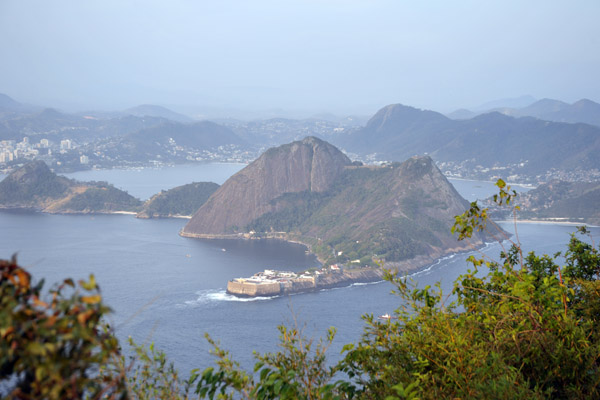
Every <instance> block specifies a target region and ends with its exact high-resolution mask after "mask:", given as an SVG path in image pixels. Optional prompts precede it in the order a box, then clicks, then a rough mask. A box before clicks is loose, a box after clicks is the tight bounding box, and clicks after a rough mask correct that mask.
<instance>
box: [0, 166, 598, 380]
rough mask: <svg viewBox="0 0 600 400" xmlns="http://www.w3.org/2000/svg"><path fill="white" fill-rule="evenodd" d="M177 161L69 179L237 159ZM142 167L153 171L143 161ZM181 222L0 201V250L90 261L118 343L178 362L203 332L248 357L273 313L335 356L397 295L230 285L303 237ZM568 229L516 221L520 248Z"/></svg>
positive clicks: (192, 355) (62, 263)
mask: <svg viewBox="0 0 600 400" xmlns="http://www.w3.org/2000/svg"><path fill="white" fill-rule="evenodd" d="M238 166H239V165H238ZM179 167H182V166H179ZM179 167H173V168H174V169H173V170H170V171H169V173H162V174H157V177H156V178H155V179H153V180H152V179H150V180H148V181H147V182H146V183H144V184H143V185H140V181H139V179H136V177H139V175H135V174H132V173H130V172H129V171H122V173H123V174H124V175H123V176H122V175H120V174H119V172H118V171H114V172H112V173H111V175H108V176H107V175H106V174H102V176H100V175H101V174H98V176H96V175H94V171H92V172H90V174H91V175H90V176H86V177H85V178H78V179H94V180H108V181H109V182H111V181H110V180H109V178H111V177H112V176H113V175H112V174H114V176H115V177H118V179H115V181H113V182H111V183H115V184H118V185H121V186H122V187H123V188H124V189H126V190H129V191H130V193H135V192H136V191H137V190H140V187H141V186H144V187H145V189H144V190H145V191H146V192H152V193H154V192H157V191H160V190H161V189H165V188H168V187H169V185H171V179H172V176H177V177H178V179H179V181H178V182H183V183H185V182H191V181H199V180H213V179H205V178H200V179H199V178H197V177H198V176H206V175H203V174H207V175H210V174H211V173H213V172H214V171H217V172H215V179H214V180H213V181H215V180H217V179H222V176H223V175H226V174H227V173H229V174H232V173H234V172H235V171H236V168H233V167H231V166H229V165H227V164H203V165H195V166H193V168H192V167H190V166H186V167H182V168H179ZM238 169H239V168H238ZM210 171H212V172H210ZM97 172H99V173H100V172H102V171H97ZM142 172H143V173H144V174H146V173H148V175H149V176H152V173H151V170H149V171H147V172H146V171H142ZM124 176H129V177H128V178H127V177H124ZM161 176H162V177H165V178H164V179H165V180H164V181H163V180H162V179H163V178H161ZM219 177H221V178H219ZM129 179H131V181H129ZM117 182H118V183H117ZM461 182H469V181H461ZM470 182H472V185H473V187H469V185H466V186H463V187H461V188H458V190H459V192H461V193H463V192H464V193H466V196H470V194H471V193H475V192H478V191H480V189H481V188H482V183H481V182H473V181H470ZM178 184H180V183H177V185H178ZM463 185H464V184H463ZM173 186H176V185H173ZM136 188H137V189H136ZM490 190H493V188H490ZM138 193H142V191H141V190H140V191H139V192H138ZM492 193H493V191H492V192H490V194H492ZM140 196H141V194H140ZM185 223H186V220H181V219H157V220H139V219H136V218H134V217H132V216H129V215H94V216H90V215H48V214H41V213H30V212H0V226H2V237H1V240H0V257H2V258H8V257H10V256H11V255H12V254H14V253H17V256H18V259H19V262H20V263H21V264H23V265H25V266H27V267H28V268H29V270H30V271H31V272H32V273H33V275H34V278H36V279H41V278H44V279H45V280H46V285H52V284H53V283H56V282H59V281H60V280H62V279H64V278H66V277H72V278H74V279H83V278H86V277H87V276H89V274H90V273H94V274H95V276H96V278H97V281H98V282H99V284H100V287H101V289H102V294H103V297H104V300H105V301H106V303H107V304H108V305H110V306H111V307H112V308H113V310H114V312H113V314H112V315H111V316H110V318H109V321H110V323H111V324H112V325H113V326H114V327H116V333H117V336H118V337H119V338H120V339H121V341H122V342H123V343H124V347H125V351H128V349H127V345H126V344H125V342H124V341H125V340H126V338H127V337H129V336H131V337H133V338H134V339H135V340H136V341H137V342H138V343H149V342H154V343H155V345H156V347H157V348H159V349H162V350H164V351H165V352H166V353H167V355H168V356H169V358H170V359H171V360H173V361H174V362H175V364H176V366H177V367H178V368H179V369H180V371H182V372H183V373H184V374H185V372H187V371H189V370H190V369H192V368H205V367H207V366H210V365H212V363H213V361H214V359H213V357H212V356H211V355H210V354H209V350H210V346H209V345H208V343H207V342H206V340H205V339H204V337H203V336H204V334H205V333H209V334H210V335H211V336H212V337H213V338H216V339H218V340H219V341H220V343H221V345H222V347H223V348H225V349H228V350H230V351H231V355H232V357H233V359H235V360H237V361H239V362H241V364H242V365H243V366H245V367H248V368H251V366H252V365H253V356H252V351H253V350H257V351H260V352H265V351H275V350H277V338H278V332H277V325H279V324H287V325H294V324H296V325H298V326H299V327H301V328H302V329H304V332H305V334H306V335H307V336H310V337H320V336H322V335H324V334H325V332H326V330H327V328H328V327H330V326H334V327H336V328H337V336H336V340H335V341H334V345H333V346H332V348H331V349H330V353H329V354H330V358H331V360H332V361H333V360H336V359H339V358H340V357H341V355H340V351H341V348H342V346H343V345H344V344H346V343H350V342H355V341H357V340H358V339H359V338H360V334H361V332H362V330H363V327H364V323H363V321H362V320H361V316H362V315H364V314H373V315H376V316H377V315H381V314H385V313H391V312H392V311H393V310H394V309H396V308H397V307H399V305H400V303H399V301H398V298H396V297H395V296H393V295H391V294H390V290H391V289H392V285H391V284H390V283H388V282H381V283H374V284H355V285H352V286H350V287H347V288H336V289H330V290H323V291H321V292H315V293H305V294H297V295H292V296H281V297H274V298H258V299H238V298H235V297H233V296H229V295H227V294H226V293H225V288H226V284H227V281H228V280H229V279H231V278H235V277H240V276H249V275H252V274H253V273H255V272H257V271H261V270H263V269H265V268H276V269H286V270H294V271H299V270H303V269H306V268H309V267H313V266H317V265H318V262H317V260H316V259H315V258H314V257H313V256H311V255H309V254H306V252H305V248H304V247H303V246H301V245H297V244H291V243H285V242H281V241H274V240H269V241H243V240H241V241H237V240H235V241H231V240H212V241H207V240H198V239H190V238H182V237H180V236H179V235H178V232H179V230H180V229H181V228H182V227H183V226H184V225H185ZM502 226H503V228H505V229H506V230H508V231H512V229H513V224H510V223H509V224H503V225H502ZM573 231H574V227H572V226H565V225H549V224H518V232H519V238H520V240H521V242H522V245H523V248H524V249H525V250H526V251H529V250H535V251H537V252H541V253H548V254H553V253H554V252H556V251H559V250H563V249H564V246H565V244H566V243H567V242H568V240H569V234H570V233H571V232H573ZM592 232H593V234H594V235H595V237H598V236H599V234H600V229H598V228H592ZM500 250H501V246H500V245H499V244H498V243H495V244H489V245H488V246H487V247H486V248H485V249H483V251H484V252H485V253H487V254H490V255H491V256H496V255H497V254H498V253H499V251H500ZM467 256H468V254H458V255H453V256H449V257H445V258H444V259H441V260H438V261H437V262H436V263H435V264H434V265H432V266H430V267H428V268H425V269H424V270H422V271H420V272H418V273H415V274H413V275H412V279H413V280H414V281H415V282H417V283H418V284H419V285H433V284H435V282H437V281H440V282H441V284H442V288H443V289H444V291H445V293H450V291H451V288H452V282H453V281H454V280H455V279H456V277H457V276H458V275H460V274H462V273H464V272H465V271H466V269H467V268H468V265H467V264H466V263H465V261H464V260H465V258H466V257H467Z"/></svg>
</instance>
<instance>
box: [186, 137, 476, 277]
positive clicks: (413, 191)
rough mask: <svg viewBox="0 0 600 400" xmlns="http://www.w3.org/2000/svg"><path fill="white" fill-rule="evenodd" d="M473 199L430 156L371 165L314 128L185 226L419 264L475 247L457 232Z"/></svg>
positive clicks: (233, 181) (211, 234)
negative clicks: (466, 197)
mask: <svg viewBox="0 0 600 400" xmlns="http://www.w3.org/2000/svg"><path fill="white" fill-rule="evenodd" d="M467 207H468V203H467V201H466V200H464V199H463V198H462V197H460V195H459V194H458V193H457V192H456V190H455V189H454V187H453V186H452V185H451V184H450V183H449V182H448V181H447V180H446V178H445V177H444V176H443V175H442V173H441V172H440V171H439V170H438V169H437V168H436V167H435V165H434V163H433V161H432V160H431V158H429V157H415V158H412V159H410V160H408V161H405V162H404V163H393V164H391V165H388V166H384V167H372V166H362V165H359V164H356V163H352V162H351V161H350V160H349V159H348V158H347V157H346V156H345V155H344V154H343V153H341V152H340V151H339V150H338V149H337V148H335V147H334V146H332V145H331V144H329V143H327V142H324V141H322V140H320V139H317V138H314V137H308V138H305V139H303V140H302V141H296V142H293V143H290V144H286V145H283V146H279V147H276V148H271V149H269V150H267V151H266V152H265V153H264V154H263V155H262V156H260V157H259V158H258V159H257V160H256V161H254V162H253V163H251V164H250V165H248V166H247V167H246V168H244V169H242V170H241V171H240V172H238V173H237V174H235V175H234V176H232V177H231V178H229V179H228V180H227V181H226V182H225V183H224V184H223V185H222V186H221V187H220V188H219V189H218V190H217V191H216V192H215V193H214V194H213V195H212V196H211V197H210V198H209V199H208V200H207V201H206V203H205V204H204V205H203V206H202V207H200V209H199V210H198V211H197V212H196V214H195V215H194V216H193V218H192V219H191V220H190V222H189V223H188V224H187V225H186V226H185V227H184V229H183V230H182V235H184V236H190V237H200V238H227V237H231V238H235V237H278V238H283V239H286V240H296V241H300V242H303V243H305V244H307V245H309V246H310V247H311V249H312V251H313V252H315V253H316V254H317V255H319V257H320V259H321V260H322V261H329V262H344V263H346V262H353V261H355V262H359V260H361V261H360V262H361V263H371V261H370V260H371V258H372V257H374V258H381V259H385V260H386V265H390V266H391V265H398V266H402V267H404V268H406V269H415V268H418V267H420V266H422V265H425V264H427V263H430V262H432V260H434V259H436V258H438V257H440V256H442V255H444V254H448V253H449V252H454V251H459V250H465V249H467V248H468V245H467V244H466V243H462V242H458V241H457V239H456V238H455V237H453V236H452V235H451V234H450V227H451V226H452V224H453V222H454V216H455V215H457V214H461V213H462V212H464V210H465V209H466V208H467ZM481 239H482V238H481V237H476V238H475V242H476V244H477V243H479V244H481V243H482V240H481ZM365 259H366V260H367V261H365Z"/></svg>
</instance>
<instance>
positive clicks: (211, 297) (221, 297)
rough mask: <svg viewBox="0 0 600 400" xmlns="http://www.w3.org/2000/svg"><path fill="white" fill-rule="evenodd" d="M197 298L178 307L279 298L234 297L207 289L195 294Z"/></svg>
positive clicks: (216, 290) (223, 291)
mask: <svg viewBox="0 0 600 400" xmlns="http://www.w3.org/2000/svg"><path fill="white" fill-rule="evenodd" d="M196 295H197V296H198V297H197V298H196V299H195V300H188V301H185V302H183V304H178V305H177V306H179V307H199V306H203V305H210V304H216V303H220V302H225V301H231V302H242V303H245V302H250V301H265V300H271V299H275V298H277V297H280V296H269V297H236V296H233V295H231V294H228V293H227V292H226V291H225V290H223V289H207V290H200V291H197V292H196Z"/></svg>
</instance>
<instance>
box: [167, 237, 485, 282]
mask: <svg viewBox="0 0 600 400" xmlns="http://www.w3.org/2000/svg"><path fill="white" fill-rule="evenodd" d="M179 235H180V236H182V237H187V238H192V239H201V240H223V239H226V240H240V239H241V240H261V239H267V240H281V241H284V242H287V243H293V244H299V245H302V246H304V247H305V248H306V249H307V251H308V252H309V253H310V254H311V255H314V256H315V257H316V258H317V261H319V263H320V264H321V265H322V266H323V265H324V264H325V260H323V259H321V258H320V257H319V256H318V255H317V254H315V253H314V252H313V251H312V248H311V245H310V244H308V243H305V242H302V241H300V240H298V239H290V238H286V237H284V234H283V233H279V234H276V235H267V236H266V237H264V236H254V235H252V234H250V233H234V234H207V233H189V232H185V231H184V230H183V228H182V229H181V230H180V231H179ZM461 243H464V245H462V246H461V245H460V244H461ZM485 246H486V243H485V242H483V241H481V242H478V243H470V242H459V241H458V240H457V246H456V247H451V248H448V249H445V250H442V249H439V248H436V251H434V252H433V253H432V254H429V255H426V254H421V255H417V256H415V257H413V258H410V259H407V260H401V261H389V262H386V263H385V264H384V265H383V268H384V269H387V270H393V271H396V272H397V273H402V274H413V273H416V272H419V271H421V270H424V269H426V268H427V267H429V266H431V265H433V264H435V263H437V262H438V261H439V260H440V259H442V258H444V257H449V256H453V255H456V254H460V253H468V252H470V251H473V250H477V249H480V248H483V247H485Z"/></svg>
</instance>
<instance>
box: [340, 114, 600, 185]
mask: <svg viewBox="0 0 600 400" xmlns="http://www.w3.org/2000/svg"><path fill="white" fill-rule="evenodd" d="M336 143H338V144H340V145H341V146H342V147H343V148H345V149H347V150H349V151H352V152H355V153H358V154H363V155H365V154H370V153H377V155H378V158H379V159H388V160H398V159H405V158H407V157H411V156H413V155H415V154H429V155H430V156H431V157H432V158H433V159H435V160H436V162H454V163H468V164H470V165H480V166H483V167H486V168H489V169H491V168H495V167H502V166H507V165H517V166H518V167H519V168H520V169H519V171H520V173H522V174H527V175H530V176H531V175H536V174H541V173H545V172H547V171H549V170H551V169H552V168H554V169H561V170H574V169H591V168H599V169H600V157H598V156H597V154H598V153H599V151H600V127H596V126H592V125H586V124H569V123H561V122H549V121H542V120H539V119H535V118H530V117H527V118H513V117H509V116H506V115H503V114H500V113H497V112H493V113H489V114H483V115H479V116H477V117H475V118H472V119H468V120H451V119H449V118H447V117H445V116H443V115H442V114H439V113H436V112H433V111H426V110H418V109H415V108H412V107H407V106H403V105H399V104H396V105H390V106H387V107H385V108H383V109H382V110H380V111H379V112H377V113H376V114H375V115H374V116H373V117H372V118H371V120H369V122H368V123H367V125H366V126H365V127H364V128H363V129H359V130H357V131H354V132H352V133H350V134H346V135H341V136H339V137H338V138H337V141H336Z"/></svg>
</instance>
